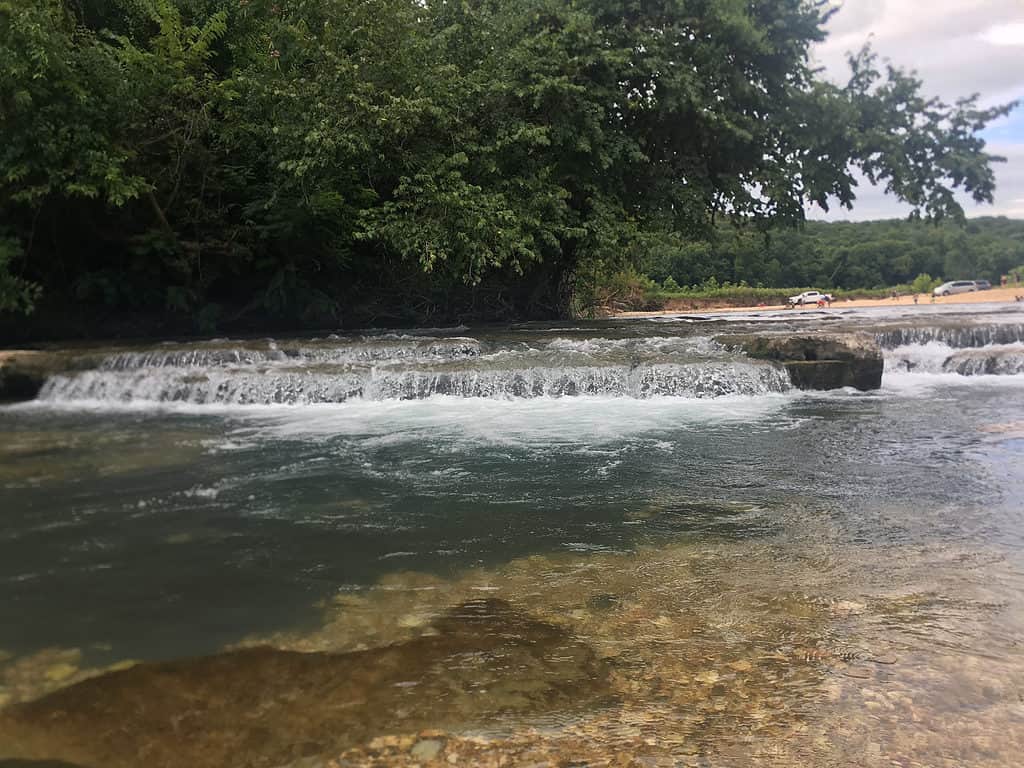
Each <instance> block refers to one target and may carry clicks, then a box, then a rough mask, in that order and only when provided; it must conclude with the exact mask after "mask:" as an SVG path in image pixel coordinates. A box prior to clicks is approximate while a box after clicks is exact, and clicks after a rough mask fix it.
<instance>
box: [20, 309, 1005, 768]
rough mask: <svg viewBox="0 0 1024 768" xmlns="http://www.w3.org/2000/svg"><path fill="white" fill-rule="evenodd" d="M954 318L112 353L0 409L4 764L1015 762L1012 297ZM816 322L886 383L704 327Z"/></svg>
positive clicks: (391, 337) (387, 337) (352, 339)
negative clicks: (815, 374)
mask: <svg viewBox="0 0 1024 768" xmlns="http://www.w3.org/2000/svg"><path fill="white" fill-rule="evenodd" d="M962 311H963V309H962V308H960V309H957V308H955V307H942V306H935V307H917V308H913V312H914V314H912V315H911V314H910V312H911V310H910V309H909V308H901V309H896V308H889V309H878V310H868V309H863V310H849V311H846V310H836V309H833V310H831V311H829V312H827V313H815V312H803V313H798V314H799V316H798V317H794V313H785V312H779V313H765V314H762V315H757V316H754V315H750V316H747V315H744V314H742V313H735V314H733V315H731V316H730V317H729V318H728V319H722V318H720V317H715V316H711V315H707V316H704V315H681V316H675V317H664V318H657V319H650V320H616V321H595V322H589V323H572V324H557V325H555V324H547V325H532V324H527V325H523V326H518V327H504V328H486V329H469V328H458V329H431V330H420V331H414V332H404V333H394V332H367V333H363V334H351V335H348V334H339V335H331V334H323V335H318V336H317V337H315V338H303V339H294V338H290V339H247V340H225V339H221V340H209V341H205V342H164V343H160V344H151V345H145V346H138V345H136V346H131V347H122V346H118V347H111V348H109V349H106V350H105V351H104V353H103V354H104V363H103V364H102V365H101V366H99V367H98V368H95V369H92V370H88V371H75V372H70V373H68V374H66V375H61V376H56V377H54V378H53V379H51V380H50V381H49V382H47V384H46V385H45V386H44V388H43V390H42V391H41V393H40V395H39V397H38V398H37V399H36V400H35V401H32V402H30V403H25V404H21V405H16V406H6V407H3V408H0V432H2V435H3V440H2V442H0V510H2V511H0V519H2V521H3V525H2V527H0V758H5V757H9V758H32V759H43V758H51V759H60V760H64V761H67V762H69V763H71V764H74V765H79V766H96V767H97V768H99V766H104V767H106V766H112V767H113V768H116V767H117V766H133V765H140V764H145V765H147V766H174V765H188V766H200V767H201V766H228V765H238V766H243V765H245V766H249V765H252V766H268V767H269V766H284V765H295V766H300V765H302V766H306V767H307V768H309V767H310V766H317V765H321V766H326V765H328V764H330V762H329V761H334V763H335V764H337V765H413V764H425V763H429V762H431V761H437V762H438V764H441V763H444V764H459V765H475V764H481V765H488V764H494V765H499V764H508V765H531V764H535V765H549V764H550V765H561V764H570V762H571V761H575V762H573V763H571V764H575V765H595V766H597V765H632V764H635V765H645V766H648V765H649V766H657V765H681V766H691V765H692V766H737V767H739V766H761V765H772V766H804V765H822V766H824V765H829V766H845V765H849V766H865V765H872V766H873V765H879V766H881V765H886V766H888V765H900V766H918V765H919V766H950V767H951V768H952V767H953V766H963V765H971V766H993V767H995V766H1000V767H1003V766H1006V767H1008V766H1014V765H1017V764H1018V763H1019V756H1020V754H1024V646H1022V645H1021V643H1022V642H1024V546H1022V545H1024V501H1022V499H1024V312H1022V311H1021V310H1020V309H1019V308H1015V307H988V308H986V307H981V308H974V309H973V310H972V311H971V313H970V314H959V312H962ZM820 327H827V328H829V329H831V330H857V331H861V332H865V333H869V334H872V335H874V336H875V337H876V338H877V339H878V340H879V342H880V343H881V344H882V346H883V347H884V351H885V356H886V370H885V374H884V376H883V382H882V389H880V390H877V391H872V392H858V391H854V390H836V391H831V392H804V391H799V390H796V389H794V388H793V387H791V386H790V385H789V383H788V379H787V378H786V376H785V372H784V370H782V369H780V368H777V367H775V366H773V365H771V364H769V363H765V362H764V361H755V360H750V359H747V358H746V357H745V356H744V355H743V354H742V353H740V352H737V351H735V350H731V349H729V348H727V347H726V346H723V345H722V344H721V343H718V342H716V338H718V337H719V336H720V335H721V334H723V333H731V332H734V331H737V330H740V331H744V332H749V331H751V330H754V331H758V330H765V329H769V330H772V331H775V332H786V331H787V330H790V329H792V330H802V329H807V328H820ZM55 718H57V719H56V720H55ZM55 722H60V723H62V725H61V726H60V727H56V726H55V725H54V723H55ZM143 758H144V759H143ZM140 760H143V762H140ZM303 761H305V762H303ZM501 761H505V762H504V763H503V762H501ZM567 761H568V762H567ZM3 764H4V763H3V760H2V759H0V765H3Z"/></svg>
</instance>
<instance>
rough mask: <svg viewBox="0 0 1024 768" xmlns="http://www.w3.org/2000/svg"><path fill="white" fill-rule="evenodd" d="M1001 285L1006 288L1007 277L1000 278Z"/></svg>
mask: <svg viewBox="0 0 1024 768" xmlns="http://www.w3.org/2000/svg"><path fill="white" fill-rule="evenodd" d="M1014 277H1016V275H1014ZM999 285H1001V286H1002V287H1003V288H1005V287H1006V275H1003V276H1002V277H1000V278H999Z"/></svg>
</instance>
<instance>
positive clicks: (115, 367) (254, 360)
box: [100, 336, 482, 371]
mask: <svg viewBox="0 0 1024 768" xmlns="http://www.w3.org/2000/svg"><path fill="white" fill-rule="evenodd" d="M481 352H482V348H481V345H480V342H479V341H477V340H476V339H470V338H462V337H457V338H449V339H439V338H431V337H407V336H385V337H371V338H368V339H361V340H355V341H340V340H338V341H334V340H323V341H321V340H316V341H314V342H310V343H306V344H284V345H281V346H279V345H278V344H277V343H276V342H269V343H267V344H265V345H264V346H262V347H256V346H253V347H229V348H221V347H210V346H208V345H207V346H204V347H201V348H195V347H190V348H185V349H148V350H142V351H133V352H118V353H115V354H112V355H109V356H107V357H106V358H104V360H103V362H102V363H101V365H100V367H101V368H102V369H104V370H110V371H127V370H134V369H139V368H213V367H219V366H232V365H256V364H259V363H281V362H287V361H289V360H291V361H293V362H306V363H308V362H315V363H339V364H340V363H358V362H374V361H386V360H458V359H461V358H467V357H476V356H477V355H480V354H481Z"/></svg>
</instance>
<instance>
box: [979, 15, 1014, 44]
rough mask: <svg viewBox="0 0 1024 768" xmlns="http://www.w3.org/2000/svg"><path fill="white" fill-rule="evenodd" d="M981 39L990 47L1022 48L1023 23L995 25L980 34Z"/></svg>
mask: <svg viewBox="0 0 1024 768" xmlns="http://www.w3.org/2000/svg"><path fill="white" fill-rule="evenodd" d="M981 39H982V40H983V41H984V42H986V43H989V44H991V45H1015V46H1024V21H1020V22H1016V23H1013V24H996V25H995V26H992V27H989V28H988V29H986V30H985V31H984V32H983V33H982V34H981Z"/></svg>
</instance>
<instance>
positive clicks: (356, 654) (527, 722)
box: [0, 542, 1024, 768]
mask: <svg viewBox="0 0 1024 768" xmlns="http://www.w3.org/2000/svg"><path fill="white" fill-rule="evenodd" d="M1020 587H1021V576H1020V574H1019V573H1017V572H1016V571H1014V570H1013V568H1011V567H1010V566H1009V565H1008V563H1007V561H1006V560H1005V559H1004V558H1003V557H1002V556H1001V554H1000V553H999V552H997V551H976V550H968V549H955V548H951V547H940V546H938V545H936V546H935V547H934V548H931V549H929V548H925V547H913V548H911V547H907V548H892V549H886V550H878V549H871V550H869V549H863V550H861V549H858V550H851V549H848V548H847V549H846V550H845V551H842V552H840V553H837V552H836V551H835V548H829V547H827V546H824V545H821V547H820V548H819V549H816V548H815V547H808V546H806V545H805V546H803V547H800V548H798V547H797V546H796V545H774V544H761V545H755V544H751V543H749V542H748V543H735V544H733V543H717V544H713V545H711V544H706V543H705V544H689V543H687V544H674V545H669V546H658V547H644V548H641V549H639V550H637V551H635V552H629V553H567V554H563V555H545V556H533V557H526V558H522V559H519V560H515V561H512V562H510V563H508V564H506V565H504V566H502V567H497V568H494V569H475V570H470V571H466V572H463V573H460V574H457V575H455V576H453V577H451V578H440V577H438V576H433V575H429V574H422V573H414V572H406V573H398V574H394V575H392V576H389V577H387V578H386V579H383V580H382V581H381V582H380V583H378V584H377V585H376V586H375V588H373V589H369V590H366V591H362V592H358V593H342V594H339V595H337V596H336V597H335V598H334V599H333V600H332V601H330V603H329V604H327V605H325V606H324V623H323V625H322V627H321V628H320V629H318V630H316V631H314V632H312V633H301V634H300V633H282V634H279V635H275V636H272V637H263V638H252V639H251V640H250V641H248V642H247V643H245V644H244V647H240V648H238V649H235V650H232V651H228V652H225V653H223V654H220V655H217V656H213V657H208V658H205V659H196V660H185V661H177V662H169V663H161V664H149V663H147V664H138V665H136V666H132V667H130V668H127V669H121V670H118V671H114V672H104V671H103V670H93V669H82V668H80V667H78V666H76V663H77V662H76V659H77V657H76V656H75V652H74V651H53V650H52V651H49V652H44V653H40V654H36V655H34V656H31V657H25V658H21V659H10V660H8V661H7V663H6V664H4V665H3V666H2V667H0V681H2V685H3V688H2V689H0V691H2V695H4V696H6V697H7V699H8V701H9V702H11V703H10V704H8V706H7V708H6V709H4V710H3V711H2V712H0V757H7V758H21V759H36V760H42V759H58V760H63V761H66V762H68V763H72V764H75V765H80V766H88V767H89V768H93V767H95V768H101V767H102V768H108V767H109V768H118V767H119V766H125V767H127V766H147V768H160V767H161V766H190V768H204V767H206V766H210V767H211V768H212V767H213V766H267V767H268V768H270V767H272V766H291V767H292V768H318V767H321V768H325V767H327V766H364V765H365V766H392V765H393V766H413V765H483V766H531V765H533V766H548V765H550V766H555V765H557V766H569V765H576V766H605V765H637V766H662V765H665V766H674V765H679V766H760V765H771V766H805V765H814V766H855V765H856V766H865V765H880V766H881V765H885V766H889V765H896V766H950V768H952V767H953V766H957V767H959V766H966V765H970V766H982V767H984V766H1016V765H1019V761H1020V755H1021V754H1024V663H1022V662H1024V659H1022V656H1021V647H1020V645H1019V642H1020V640H1021V638H1022V637H1024V632H1022V629H1024V628H1022V621H1024V619H1022V615H1024V614H1022V612H1021V610H1020V607H1021V606H1020V600H1019V595H1020V594H1021V590H1020ZM62 654H63V655H62ZM17 764H19V763H6V764H5V763H4V762H3V761H2V760H0V766H5V768H7V766H14V765H17ZM21 764H22V765H23V764H24V763H21Z"/></svg>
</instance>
